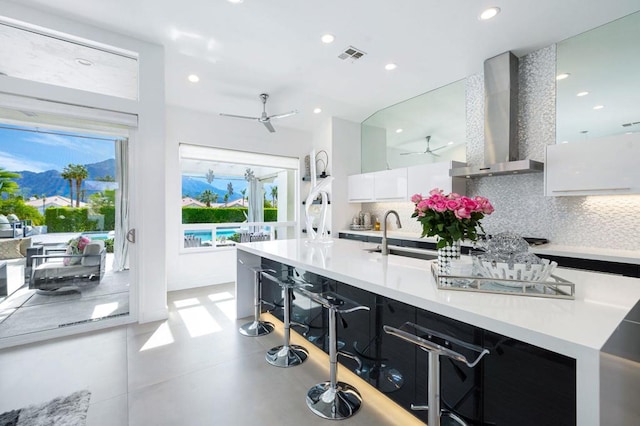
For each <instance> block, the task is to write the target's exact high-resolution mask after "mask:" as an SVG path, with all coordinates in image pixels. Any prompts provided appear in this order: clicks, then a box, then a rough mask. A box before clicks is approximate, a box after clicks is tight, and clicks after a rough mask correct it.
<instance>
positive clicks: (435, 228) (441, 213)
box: [411, 188, 493, 248]
mask: <svg viewBox="0 0 640 426" xmlns="http://www.w3.org/2000/svg"><path fill="white" fill-rule="evenodd" d="M411 202H412V203H414V204H415V206H416V208H415V210H414V212H413V214H412V215H411V217H415V218H418V222H420V223H421V224H422V235H421V237H433V236H438V237H440V240H439V241H438V245H437V248H443V247H445V246H447V245H453V243H454V241H457V240H462V239H468V240H471V241H476V240H477V239H478V229H480V230H481V231H482V232H484V229H483V228H482V225H481V224H480V220H481V219H483V218H484V216H485V215H489V214H491V213H493V206H492V205H491V203H490V202H489V200H487V199H486V198H484V197H475V198H469V197H464V196H461V195H460V194H456V193H455V192H452V193H451V194H448V195H444V194H443V191H442V190H440V189H437V188H436V189H433V190H431V192H429V197H428V198H423V197H422V195H421V194H415V195H413V196H412V197H411Z"/></svg>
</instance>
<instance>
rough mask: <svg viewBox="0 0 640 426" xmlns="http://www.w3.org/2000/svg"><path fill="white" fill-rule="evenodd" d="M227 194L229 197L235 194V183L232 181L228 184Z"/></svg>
mask: <svg viewBox="0 0 640 426" xmlns="http://www.w3.org/2000/svg"><path fill="white" fill-rule="evenodd" d="M227 194H229V198H231V196H232V195H233V184H232V183H231V182H229V183H228V184H227Z"/></svg>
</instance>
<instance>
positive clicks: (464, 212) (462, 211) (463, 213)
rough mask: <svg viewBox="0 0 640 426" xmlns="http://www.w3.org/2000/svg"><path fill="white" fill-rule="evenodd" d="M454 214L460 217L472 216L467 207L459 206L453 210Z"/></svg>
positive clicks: (467, 217)
mask: <svg viewBox="0 0 640 426" xmlns="http://www.w3.org/2000/svg"><path fill="white" fill-rule="evenodd" d="M453 214H455V215H456V217H457V218H458V219H469V218H470V217H471V211H470V210H469V209H467V208H466V207H461V208H459V209H458V210H456V211H455V212H453Z"/></svg>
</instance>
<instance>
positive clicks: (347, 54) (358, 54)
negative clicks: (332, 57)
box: [338, 46, 366, 61]
mask: <svg viewBox="0 0 640 426" xmlns="http://www.w3.org/2000/svg"><path fill="white" fill-rule="evenodd" d="M364 55H366V53H364V52H363V51H362V50H358V49H356V48H355V47H353V46H349V47H347V48H346V49H344V52H342V53H341V54H339V55H338V58H340V59H342V60H345V59H351V60H352V61H355V60H358V59H360V58H362V57H363V56H364Z"/></svg>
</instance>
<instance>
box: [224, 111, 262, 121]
mask: <svg viewBox="0 0 640 426" xmlns="http://www.w3.org/2000/svg"><path fill="white" fill-rule="evenodd" d="M220 115H222V116H224V117H233V118H245V119H247V120H260V117H247V116H246V115H235V114H224V113H222V112H221V113H220Z"/></svg>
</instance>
